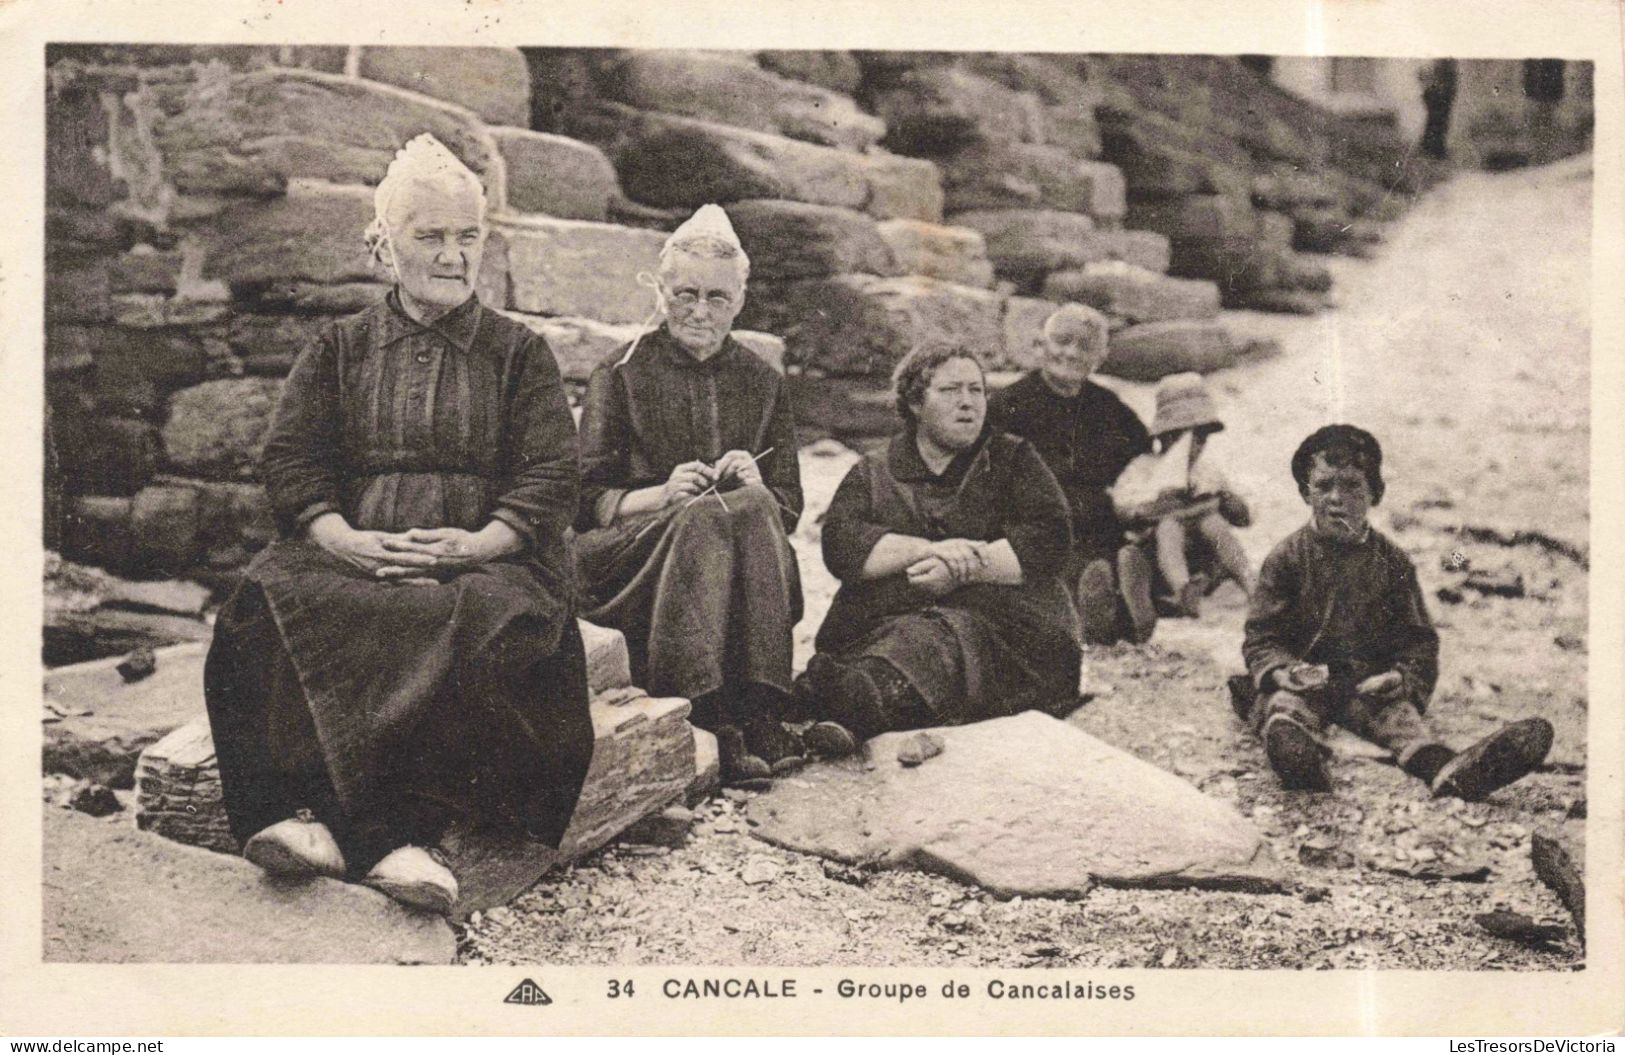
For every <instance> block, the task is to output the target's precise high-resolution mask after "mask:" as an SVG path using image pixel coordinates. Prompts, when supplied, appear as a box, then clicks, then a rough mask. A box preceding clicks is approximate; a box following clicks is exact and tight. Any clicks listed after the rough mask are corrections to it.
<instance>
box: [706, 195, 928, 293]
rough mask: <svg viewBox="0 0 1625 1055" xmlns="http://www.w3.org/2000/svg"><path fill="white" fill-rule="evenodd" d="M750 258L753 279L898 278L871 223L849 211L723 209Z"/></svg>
mask: <svg viewBox="0 0 1625 1055" xmlns="http://www.w3.org/2000/svg"><path fill="white" fill-rule="evenodd" d="M727 212H728V217H729V219H730V220H732V222H733V225H734V230H735V231H737V232H738V234H739V241H740V243H741V244H742V245H743V246H744V249H745V252H746V254H747V255H748V256H749V257H750V273H751V278H752V279H759V280H767V281H774V280H785V279H799V278H818V277H822V276H824V275H836V274H841V273H854V272H855V273H862V274H869V275H897V274H901V269H900V268H899V267H898V264H897V260H896V258H895V257H894V256H893V255H892V251H891V246H890V245H888V244H887V242H886V240H885V239H884V238H882V237H881V234H880V231H879V230H878V229H877V228H876V226H875V221H874V220H873V219H872V218H870V217H868V216H865V215H864V214H863V213H860V212H855V211H853V210H851V209H838V208H835V207H834V206H830V205H810V204H808V203H806V202H795V201H760V200H757V201H741V202H734V203H733V204H731V205H729V206H728V208H727Z"/></svg>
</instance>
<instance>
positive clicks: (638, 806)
mask: <svg viewBox="0 0 1625 1055" xmlns="http://www.w3.org/2000/svg"><path fill="white" fill-rule="evenodd" d="M618 636H619V635H617V637H618ZM688 711H689V704H688V701H687V700H682V699H675V698H668V699H651V698H650V697H647V696H644V695H642V694H641V693H640V692H638V690H636V689H621V690H618V691H616V690H612V691H609V692H605V693H600V694H599V695H597V696H596V697H594V699H593V701H592V720H593V731H594V734H595V735H596V738H597V739H596V742H595V743H594V746H593V755H592V763H591V765H590V766H589V768H588V771H587V779H586V783H585V785H584V786H583V788H582V791H581V798H580V800H579V801H578V803H577V805H576V811H575V815H574V816H573V817H572V818H571V821H570V825H569V828H568V829H567V830H566V831H565V834H564V839H563V841H562V842H561V843H560V845H559V847H558V848H557V849H553V848H551V847H546V846H542V845H539V844H535V843H532V842H530V841H529V840H527V839H525V838H524V837H523V836H522V835H520V834H518V833H515V832H510V831H496V830H486V829H467V828H459V829H455V830H453V831H452V832H450V833H448V835H447V838H446V840H445V844H444V846H445V850H446V852H447V855H448V856H449V857H450V858H451V862H452V868H453V870H454V871H455V872H456V873H457V876H458V881H459V884H460V886H461V888H462V900H461V901H460V902H459V903H458V913H459V914H460V915H466V914H468V913H470V912H473V911H476V910H479V909H484V908H489V907H490V906H492V905H500V904H503V903H505V902H507V901H509V900H511V899H512V898H514V897H515V896H517V895H518V894H519V893H521V892H522V891H524V890H525V889H526V888H528V887H529V886H530V885H531V884H533V883H535V882H536V880H538V879H540V878H541V877H542V876H543V875H545V874H546V873H548V872H549V871H551V870H552V869H554V868H556V867H558V866H559V865H561V864H563V863H564V862H567V861H572V860H575V859H576V858H578V857H581V856H583V855H584V854H588V853H591V852H592V851H593V850H596V849H598V848H599V847H601V846H603V845H604V844H605V843H607V842H609V841H610V840H611V839H613V838H615V836H617V835H619V834H620V833H621V832H622V831H625V830H626V829H627V828H629V827H631V826H632V825H633V824H635V823H637V822H638V821H639V820H642V819H643V818H644V817H646V816H648V815H649V814H651V813H654V812H656V811H658V810H660V809H663V808H664V807H666V806H668V805H670V804H671V803H672V802H674V801H678V800H684V801H696V800H697V799H699V798H703V797H705V796H707V795H709V794H710V793H711V792H712V791H713V790H715V787H716V778H717V772H716V763H717V755H716V739H715V737H713V736H711V734H710V733H706V732H703V731H700V730H696V729H694V728H693V727H692V726H690V725H689V724H688V721H687V718H688ZM136 802H137V806H136V818H135V819H136V824H137V826H138V827H140V828H141V829H142V830H143V831H148V832H152V833H154V834H156V835H162V836H164V837H166V838H169V839H173V840H175V841H177V842H182V843H187V844H190V845H194V846H200V847H203V848H205V849H209V850H214V851H217V852H219V853H223V854H236V853H237V852H238V850H239V848H238V846H237V842H236V840H235V839H234V838H232V835H231V830H230V827H229V824H228V823H227V820H226V811H225V803H224V802H223V800H222V798H221V789H220V773H219V767H218V763H217V761H216V759H215V754H214V741H213V738H212V737H211V736H210V733H209V721H208V718H207V717H204V716H201V715H199V716H197V717H195V718H193V719H192V720H191V721H190V722H188V723H187V724H185V725H183V726H182V727H180V728H179V729H176V730H175V731H174V732H172V733H170V734H169V735H168V736H166V737H164V738H163V739H162V740H160V741H158V742H157V743H155V744H153V745H152V746H151V747H150V748H148V749H147V750H146V751H144V752H142V755H141V761H140V764H139V765H138V767H137V771H136Z"/></svg>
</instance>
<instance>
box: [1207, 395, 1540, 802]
mask: <svg viewBox="0 0 1625 1055" xmlns="http://www.w3.org/2000/svg"><path fill="white" fill-rule="evenodd" d="M1292 478H1293V479H1294V480H1296V481H1297V484H1298V493H1299V494H1301V495H1302V496H1303V500H1304V502H1306V503H1307V504H1308V506H1309V511H1310V515H1309V522H1308V523H1307V524H1305V525H1304V526H1303V527H1301V528H1299V529H1298V530H1297V531H1294V532H1293V533H1292V534H1290V535H1288V536H1287V537H1286V538H1285V539H1283V540H1282V541H1281V542H1280V544H1279V545H1277V546H1276V547H1275V549H1274V550H1272V551H1271V552H1270V555H1269V556H1268V557H1266V558H1265V559H1264V565H1263V567H1262V568H1261V569H1260V571H1259V576H1258V585H1257V589H1256V590H1254V592H1253V598H1252V605H1251V609H1250V611H1249V612H1248V615H1247V624H1246V631H1245V638H1244V640H1243V642H1242V655H1243V656H1244V657H1245V659H1246V661H1247V671H1248V674H1249V676H1250V678H1251V681H1252V685H1253V686H1254V687H1255V688H1256V690H1257V693H1256V696H1255V697H1254V698H1253V700H1252V701H1251V703H1250V706H1249V708H1248V710H1249V713H1248V715H1247V717H1248V718H1249V719H1250V720H1251V724H1252V726H1253V729H1254V731H1255V732H1257V733H1258V734H1259V736H1260V737H1261V739H1262V740H1263V741H1264V751H1265V754H1266V755H1267V756H1268V757H1269V762H1270V766H1271V768H1273V769H1274V770H1275V773H1276V775H1277V776H1279V777H1280V779H1281V784H1282V786H1283V787H1286V788H1298V789H1305V790H1315V791H1325V790H1328V789H1329V788H1330V781H1329V779H1328V777H1327V773H1326V756H1327V753H1328V752H1327V750H1326V747H1325V745H1324V744H1323V742H1322V740H1321V736H1322V734H1323V733H1324V732H1325V730H1326V728H1327V726H1328V725H1329V724H1333V723H1335V724H1337V725H1341V726H1343V727H1344V728H1346V729H1348V730H1350V731H1351V732H1353V733H1355V734H1356V735H1358V736H1360V737H1362V738H1364V739H1366V740H1370V741H1372V742H1373V743H1376V744H1380V745H1381V746H1383V747H1385V748H1388V749H1389V750H1390V751H1392V752H1393V753H1394V755H1395V757H1396V760H1397V761H1398V763H1399V766H1400V768H1401V769H1403V770H1404V771H1405V772H1406V773H1409V774H1411V775H1412V776H1414V777H1416V778H1418V779H1420V780H1422V781H1424V782H1425V783H1427V784H1428V785H1429V787H1430V788H1431V789H1432V791H1433V794H1434V796H1435V797H1439V796H1446V795H1449V796H1454V797H1456V798H1461V799H1467V800H1469V801H1476V800H1478V799H1482V798H1484V797H1485V796H1487V795H1489V794H1490V793H1491V792H1493V791H1495V790H1496V789H1498V788H1501V787H1504V786H1506V785H1507V784H1510V783H1512V782H1513V781H1515V780H1518V779H1519V778H1521V777H1523V776H1524V775H1526V774H1527V773H1529V771H1530V770H1532V769H1534V768H1535V767H1536V766H1537V765H1539V764H1540V763H1541V761H1542V760H1543V759H1544V758H1545V757H1546V752H1547V751H1549V750H1550V749H1551V746H1552V727H1551V724H1550V723H1549V722H1547V721H1546V720H1545V719H1542V718H1529V719H1525V720H1523V721H1519V722H1513V723H1511V724H1510V725H1506V726H1503V727H1502V728H1501V729H1499V730H1497V731H1495V732H1494V733H1491V734H1490V735H1489V736H1486V737H1484V738H1483V739H1482V740H1480V741H1478V742H1477V743H1476V744H1473V745H1472V746H1471V747H1469V748H1467V749H1466V750H1465V751H1461V752H1459V753H1458V752H1456V751H1452V750H1451V749H1450V748H1449V747H1446V746H1445V745H1444V744H1442V743H1440V742H1439V740H1438V739H1437V738H1436V737H1435V736H1434V735H1433V732H1432V731H1431V730H1430V729H1429V728H1428V726H1427V724H1426V723H1425V722H1424V721H1423V719H1422V712H1423V710H1424V709H1425V708H1426V706H1427V701H1428V697H1429V696H1431V695H1432V693H1433V687H1434V683H1435V682H1436V681H1437V680H1438V677H1439V635H1438V633H1437V631H1435V630H1434V628H1433V622H1432V620H1431V619H1430V618H1429V617H1428V612H1427V605H1426V603H1425V602H1424V600H1423V598H1422V590H1421V587H1420V585H1419V584H1418V582H1417V578H1416V567H1415V565H1413V564H1412V563H1411V560H1410V558H1409V557H1408V556H1406V555H1405V551H1404V550H1402V549H1400V548H1399V547H1398V546H1396V545H1395V544H1394V543H1393V542H1391V541H1390V540H1389V539H1388V538H1386V537H1385V536H1384V535H1383V534H1382V533H1381V532H1379V531H1377V530H1376V529H1375V528H1373V527H1372V526H1371V525H1370V524H1369V523H1368V522H1367V520H1366V516H1367V513H1368V512H1369V510H1370V508H1371V507H1372V506H1374V505H1376V504H1377V503H1378V502H1380V501H1381V500H1382V493H1383V479H1382V448H1381V446H1380V445H1379V444H1378V443H1377V440H1376V438H1375V437H1374V436H1372V435H1371V434H1370V433H1369V432H1366V431H1365V430H1364V429H1359V428H1355V427H1354V426H1352V425H1328V426H1326V427H1324V428H1322V429H1319V430H1317V431H1315V432H1314V433H1312V434H1311V435H1310V436H1309V437H1308V438H1307V439H1305V440H1304V441H1303V442H1302V443H1301V444H1299V446H1298V449H1297V451H1296V452H1295V453H1294V454H1293V455H1292ZM1238 709H1239V707H1238Z"/></svg>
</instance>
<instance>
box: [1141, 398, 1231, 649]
mask: <svg viewBox="0 0 1625 1055" xmlns="http://www.w3.org/2000/svg"><path fill="white" fill-rule="evenodd" d="M1156 398H1157V412H1156V417H1155V418H1154V420H1153V421H1152V423H1151V435H1152V438H1153V442H1154V452H1153V453H1151V454H1147V455H1141V456H1140V458H1138V459H1136V460H1135V462H1134V463H1133V464H1131V465H1130V466H1129V467H1128V469H1127V470H1125V471H1124V473H1123V477H1122V478H1121V479H1120V480H1119V481H1118V484H1117V486H1116V487H1115V488H1114V489H1113V498H1114V499H1115V501H1116V503H1117V507H1118V511H1119V514H1120V515H1122V516H1123V518H1124V520H1125V521H1127V522H1129V523H1131V524H1137V525H1139V526H1140V527H1141V529H1142V535H1143V536H1145V537H1148V538H1150V539H1151V540H1152V541H1153V542H1154V544H1155V550H1156V562H1157V567H1156V571H1157V573H1158V574H1159V577H1160V578H1161V580H1162V583H1163V584H1164V585H1165V586H1166V587H1167V590H1168V592H1169V594H1171V596H1170V597H1168V598H1166V599H1164V605H1165V606H1166V607H1167V608H1169V609H1172V610H1173V611H1174V612H1175V613H1176V614H1182V615H1187V616H1190V617H1191V618H1193V619H1194V618H1196V617H1197V616H1199V615H1200V614H1201V601H1202V597H1203V596H1204V595H1206V594H1207V593H1210V592H1212V590H1213V588H1214V587H1216V586H1218V585H1219V584H1220V583H1221V582H1223V581H1224V580H1225V579H1233V580H1235V582H1236V584H1237V585H1238V586H1240V587H1241V588H1242V590H1244V591H1245V592H1246V593H1247V595H1248V596H1249V597H1250V596H1252V592H1253V572H1252V567H1251V565H1250V564H1249V563H1248V561H1247V553H1246V551H1245V550H1243V549H1242V546H1241V541H1240V540H1239V539H1237V538H1236V534H1235V532H1234V531H1232V530H1231V528H1232V527H1246V526H1247V525H1249V524H1251V523H1252V511H1251V510H1250V509H1248V508H1247V502H1246V500H1245V499H1243V498H1242V497H1241V496H1240V495H1239V494H1237V493H1236V492H1235V490H1234V489H1233V488H1231V486H1230V484H1229V482H1228V481H1227V480H1226V478H1225V475H1224V473H1223V472H1222V471H1221V470H1220V469H1219V467H1218V466H1217V465H1216V464H1215V462H1214V458H1213V457H1212V455H1211V454H1209V453H1208V452H1207V440H1208V437H1209V436H1211V435H1213V434H1214V433H1215V432H1219V431H1221V430H1223V428H1224V422H1223V421H1221V420H1220V419H1219V412H1218V409H1217V408H1216V407H1215V406H1214V403H1213V396H1212V395H1211V394H1210V393H1209V392H1208V390H1207V385H1206V384H1205V383H1204V382H1203V381H1202V377H1201V375H1200V374H1193V373H1185V374H1171V375H1169V376H1168V377H1165V378H1163V379H1162V380H1161V381H1160V382H1159V383H1158V384H1157V393H1156ZM1193 558H1195V561H1196V567H1197V568H1198V569H1199V570H1196V571H1193V570H1192V559H1193ZM1123 587H1124V597H1125V600H1126V601H1127V603H1128V607H1129V612H1130V615H1131V616H1132V617H1133V618H1134V620H1135V623H1136V624H1137V625H1138V624H1139V623H1141V622H1142V620H1143V619H1144V620H1149V621H1150V622H1155V611H1150V612H1149V613H1147V610H1148V609H1151V607H1152V603H1153V602H1152V600H1151V596H1150V595H1151V590H1152V584H1151V582H1150V581H1145V582H1125V583H1124V584H1123Z"/></svg>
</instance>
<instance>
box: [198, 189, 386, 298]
mask: <svg viewBox="0 0 1625 1055" xmlns="http://www.w3.org/2000/svg"><path fill="white" fill-rule="evenodd" d="M372 199H373V192H372V190H371V189H370V188H368V187H336V186H327V185H324V184H313V183H305V182H301V183H297V184H295V185H293V186H292V187H290V188H289V190H288V193H287V194H286V195H284V196H282V197H277V198H271V199H269V200H265V201H252V202H245V203H243V204H240V205H236V206H234V207H232V208H230V209H227V210H226V211H225V212H223V213H221V214H220V215H219V216H218V217H217V218H215V219H214V220H212V221H211V222H209V223H208V224H207V225H206V226H205V227H203V228H201V229H200V231H199V237H200V238H201V239H202V241H203V242H204V244H205V245H206V246H207V255H206V256H205V258H204V264H203V274H204V276H205V277H206V278H212V279H219V280H221V281H224V282H227V283H230V284H231V285H233V286H238V285H256V284H266V285H269V284H272V283H283V282H316V283H346V282H374V281H378V280H379V279H382V278H384V277H385V274H386V273H385V271H384V270H383V269H382V268H379V267H377V266H376V265H374V264H373V262H372V261H371V259H370V258H369V257H368V255H367V249H366V246H365V245H364V244H363V243H362V240H361V235H362V232H363V231H364V230H366V227H367V225H368V224H369V223H371V222H372V218H373V200H372Z"/></svg>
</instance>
